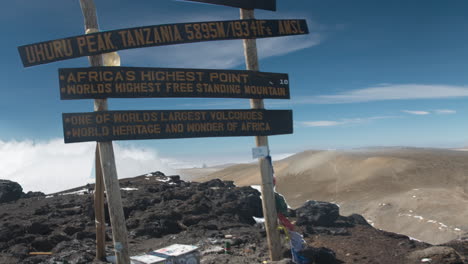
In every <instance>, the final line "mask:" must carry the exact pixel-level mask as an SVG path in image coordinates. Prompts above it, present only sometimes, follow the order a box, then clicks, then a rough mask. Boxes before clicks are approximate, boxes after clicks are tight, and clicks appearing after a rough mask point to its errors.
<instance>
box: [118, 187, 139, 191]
mask: <svg viewBox="0 0 468 264" xmlns="http://www.w3.org/2000/svg"><path fill="white" fill-rule="evenodd" d="M120 190H122V191H138V188H131V187H126V188H120Z"/></svg>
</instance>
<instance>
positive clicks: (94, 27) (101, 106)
mask: <svg viewBox="0 0 468 264" xmlns="http://www.w3.org/2000/svg"><path fill="white" fill-rule="evenodd" d="M80 5H81V10H82V13H83V17H84V24H85V31H86V33H93V32H97V31H99V25H98V22H97V15H96V6H95V5H94V0H80ZM89 62H90V64H91V66H94V67H95V66H103V59H102V56H101V55H97V56H90V57H89ZM107 109H108V107H107V100H105V99H97V100H94V111H106V110H107ZM96 153H97V154H99V155H98V156H99V157H97V158H99V163H100V166H98V167H96V173H99V172H98V171H100V172H102V178H103V180H104V185H105V188H106V191H107V203H108V205H109V216H110V220H111V225H112V239H113V241H114V250H115V255H116V261H117V264H130V257H129V255H128V242H127V227H126V226H125V217H124V212H123V207H122V198H121V195H120V186H119V180H118V178H117V169H116V166H115V157H114V149H113V147H112V142H111V141H109V142H98V143H97V151H96ZM97 163H98V162H97V161H96V164H97ZM96 177H98V175H96ZM97 183H98V181H96V184H97ZM103 224H104V222H103Z"/></svg>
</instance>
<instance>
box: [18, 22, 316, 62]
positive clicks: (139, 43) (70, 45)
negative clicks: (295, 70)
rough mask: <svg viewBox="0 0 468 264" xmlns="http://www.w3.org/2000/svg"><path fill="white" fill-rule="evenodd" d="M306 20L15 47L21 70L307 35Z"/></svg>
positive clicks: (156, 30) (150, 30) (149, 29)
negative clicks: (126, 53)
mask: <svg viewBox="0 0 468 264" xmlns="http://www.w3.org/2000/svg"><path fill="white" fill-rule="evenodd" d="M308 33H309V30H308V28H307V23H306V21H305V20H298V19H295V20H256V19H251V20H231V21H212V22H195V23H180V24H168V25H157V26H146V27H137V28H128V29H119V30H112V31H103V32H97V33H92V34H87V35H82V36H75V37H69V38H64V39H57V40H51V41H45V42H40V43H35V44H30V45H25V46H20V47H18V51H19V54H20V56H21V60H22V62H23V65H24V67H30V66H34V65H39V64H45V63H50V62H54V61H61V60H67V59H71V58H77V57H83V56H92V55H97V54H102V53H108V52H113V51H117V50H124V49H134V48H142V47H152V46H163V45H174V44H181V43H192V42H201V41H213V40H228V39H254V38H269V37H281V36H290V35H301V34H308Z"/></svg>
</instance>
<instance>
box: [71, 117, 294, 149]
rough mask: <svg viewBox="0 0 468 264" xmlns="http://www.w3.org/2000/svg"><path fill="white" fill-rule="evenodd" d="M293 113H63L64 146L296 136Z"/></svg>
mask: <svg viewBox="0 0 468 264" xmlns="http://www.w3.org/2000/svg"><path fill="white" fill-rule="evenodd" d="M292 120H293V119H292V111H291V110H161V111H159V110H151V111H102V112H89V113H64V114H63V130H64V135H65V143H73V142H85V141H112V140H135V139H166V138H195V137H235V136H267V135H279V134H291V133H292V132H293V125H292V124H293V123H292Z"/></svg>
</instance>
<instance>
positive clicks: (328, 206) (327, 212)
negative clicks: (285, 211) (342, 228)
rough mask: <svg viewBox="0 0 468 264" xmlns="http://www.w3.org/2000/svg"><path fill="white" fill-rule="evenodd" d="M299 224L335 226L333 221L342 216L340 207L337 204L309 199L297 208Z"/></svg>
mask: <svg viewBox="0 0 468 264" xmlns="http://www.w3.org/2000/svg"><path fill="white" fill-rule="evenodd" d="M296 216H297V222H296V224H297V225H298V226H304V225H314V226H333V223H334V222H335V221H336V220H337V219H338V217H339V216H340V212H339V207H338V206H337V205H336V204H332V203H327V202H320V201H307V202H306V203H305V204H304V205H303V206H301V207H300V208H298V209H297V210H296Z"/></svg>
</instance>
